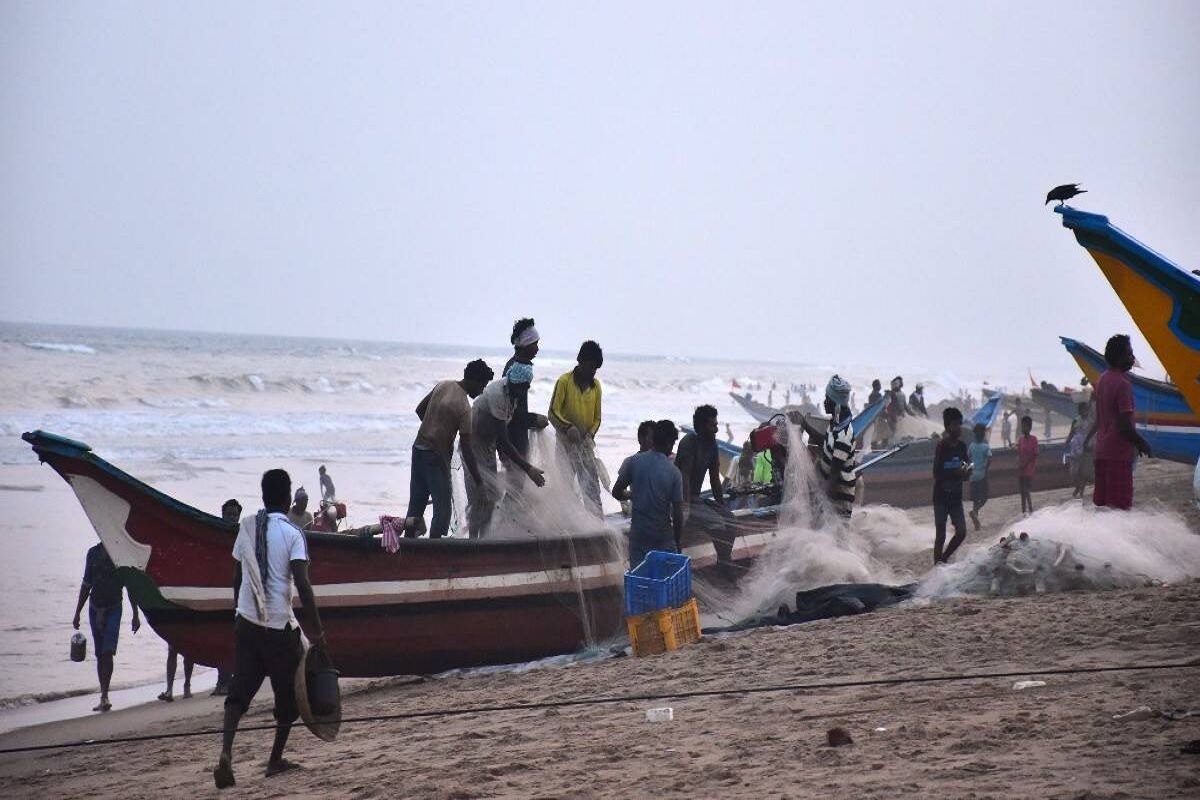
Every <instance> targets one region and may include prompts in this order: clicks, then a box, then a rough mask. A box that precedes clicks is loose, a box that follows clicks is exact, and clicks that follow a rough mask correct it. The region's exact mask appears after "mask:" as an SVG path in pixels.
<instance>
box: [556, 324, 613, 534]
mask: <svg viewBox="0 0 1200 800" xmlns="http://www.w3.org/2000/svg"><path fill="white" fill-rule="evenodd" d="M575 360H576V362H577V363H576V365H575V368H574V369H572V370H571V371H570V372H568V373H566V374H565V375H563V376H562V377H560V378H559V379H558V382H557V383H555V384H554V395H553V396H552V397H551V398H550V413H549V415H548V416H549V418H550V424H551V425H553V426H554V430H555V431H557V432H558V437H557V439H558V448H559V449H558V454H559V460H560V463H563V462H565V463H566V464H567V465H569V467H570V470H571V474H572V475H574V476H575V480H576V481H578V482H579V489H580V491H581V492H582V493H583V498H584V503H585V505H587V507H588V509H589V510H590V511H591V512H592V513H594V514H596V515H597V516H603V514H604V512H603V511H602V510H601V507H600V478H599V474H598V471H597V468H596V451H595V446H596V445H595V439H596V431H598V430H599V429H600V381H598V380H596V371H597V370H598V369H600V367H601V366H603V365H604V352H603V351H602V350H601V349H600V345H598V344H596V343H595V342H593V341H591V340H588V341H586V342H584V343H583V345H582V346H581V347H580V348H579V355H578V356H577V357H576V359H575Z"/></svg>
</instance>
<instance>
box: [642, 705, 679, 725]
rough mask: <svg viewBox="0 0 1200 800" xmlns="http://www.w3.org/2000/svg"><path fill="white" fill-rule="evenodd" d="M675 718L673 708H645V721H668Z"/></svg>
mask: <svg viewBox="0 0 1200 800" xmlns="http://www.w3.org/2000/svg"><path fill="white" fill-rule="evenodd" d="M673 719H675V709H673V708H669V707H668V708H647V709H646V722H670V721H671V720H673Z"/></svg>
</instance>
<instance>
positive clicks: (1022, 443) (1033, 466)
mask: <svg viewBox="0 0 1200 800" xmlns="http://www.w3.org/2000/svg"><path fill="white" fill-rule="evenodd" d="M1037 458H1038V440H1037V437H1036V436H1034V435H1033V417H1031V416H1029V415H1028V414H1026V415H1025V416H1023V417H1021V438H1020V439H1018V440H1017V474H1018V475H1019V476H1020V477H1019V478H1018V479H1017V480H1018V486H1019V488H1020V490H1021V511H1022V512H1023V513H1028V514H1032V513H1033V494H1032V492H1033V476H1034V475H1036V474H1037Z"/></svg>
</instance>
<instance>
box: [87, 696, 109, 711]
mask: <svg viewBox="0 0 1200 800" xmlns="http://www.w3.org/2000/svg"><path fill="white" fill-rule="evenodd" d="M111 710H112V703H110V702H108V697H107V696H105V695H102V696H101V697H100V703H99V704H98V705H97V706H96V707H95V708H93V709H92V711H101V712H103V711H111Z"/></svg>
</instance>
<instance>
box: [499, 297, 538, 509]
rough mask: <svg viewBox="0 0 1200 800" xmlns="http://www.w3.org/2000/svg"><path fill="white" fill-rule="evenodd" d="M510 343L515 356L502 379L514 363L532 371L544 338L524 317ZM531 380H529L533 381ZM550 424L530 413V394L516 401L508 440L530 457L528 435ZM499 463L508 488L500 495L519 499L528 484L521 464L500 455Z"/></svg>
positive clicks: (522, 456)
mask: <svg viewBox="0 0 1200 800" xmlns="http://www.w3.org/2000/svg"><path fill="white" fill-rule="evenodd" d="M508 340H509V341H510V342H512V346H513V354H512V357H510V358H509V359H508V361H507V362H505V364H504V369H502V370H501V371H500V377H501V378H504V377H507V376H508V371H509V370H510V369H512V368H513V365H514V364H525V365H526V366H528V367H529V368H530V369H531V370H532V369H533V360H534V359H535V358H537V354H538V349H539V348H540V347H541V341H542V337H541V334H540V333H538V329H537V328H536V327H535V326H534V322H533V318H532V317H523V318H521V319H519V320H517V321H516V322H514V323H513V327H512V335H511V336H509V337H508ZM532 380H533V379H532V378H530V382H532ZM549 424H550V421H549V420H548V419H547V418H546V417H544V416H542V415H541V414H535V413H532V412H530V410H529V393H528V392H526V393H525V394H524V395H522V396H521V397H519V398H518V399H517V403H516V408H515V409H513V415H512V419H510V420H509V421H508V440H509V441H510V442H512V446H513V448H514V449H515V450H516V451H517V452H518V453H520V454H521V458H528V457H529V432H530V431H532V430H538V431H540V430H544V429H545V428H546V426H547V425H549ZM500 463H501V464H502V465H503V466H504V477H505V487H504V491H503V492H501V494H504V493H505V492H507V494H509V495H510V496H511V497H510V499H511V500H519V499H520V497H521V489H522V488H523V486H524V483H525V473H524V471H523V470H522V469H521V467H520V465H519V464H516V463H515V462H513V461H510V460H509V459H508V457H507V456H506V455H505V454H504V453H500Z"/></svg>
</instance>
